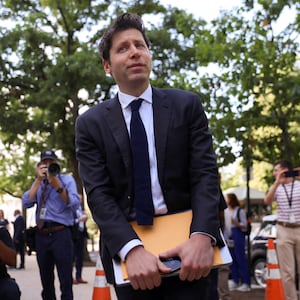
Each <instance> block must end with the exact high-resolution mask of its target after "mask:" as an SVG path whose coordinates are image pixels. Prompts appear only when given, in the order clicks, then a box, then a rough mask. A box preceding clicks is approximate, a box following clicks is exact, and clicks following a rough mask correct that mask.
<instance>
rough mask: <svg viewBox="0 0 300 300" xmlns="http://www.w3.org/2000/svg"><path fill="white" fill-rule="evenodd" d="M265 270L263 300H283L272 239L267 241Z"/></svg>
mask: <svg viewBox="0 0 300 300" xmlns="http://www.w3.org/2000/svg"><path fill="white" fill-rule="evenodd" d="M267 268H268V274H267V287H266V291H265V300H285V296H284V291H283V286H282V281H281V276H280V270H279V265H278V260H277V254H276V250H275V246H274V241H273V240H272V239H269V240H268V251H267Z"/></svg>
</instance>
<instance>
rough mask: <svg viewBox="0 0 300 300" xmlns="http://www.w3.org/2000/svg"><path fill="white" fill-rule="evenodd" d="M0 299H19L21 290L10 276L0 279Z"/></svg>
mask: <svg viewBox="0 0 300 300" xmlns="http://www.w3.org/2000/svg"><path fill="white" fill-rule="evenodd" d="M0 299H1V300H20V299H21V292H20V289H19V286H18V285H17V283H16V282H15V280H14V279H12V278H9V277H8V278H3V279H0Z"/></svg>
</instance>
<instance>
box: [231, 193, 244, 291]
mask: <svg viewBox="0 0 300 300" xmlns="http://www.w3.org/2000/svg"><path fill="white" fill-rule="evenodd" d="M226 202H227V205H228V208H227V209H226V210H225V227H226V228H228V229H227V230H228V231H229V232H230V236H229V240H231V241H232V243H233V245H229V246H230V247H229V249H230V253H231V256H232V264H231V266H230V271H231V276H232V280H231V281H230V284H229V289H230V290H238V291H240V292H249V291H250V272H249V266H248V260H247V256H246V249H245V246H246V239H245V237H246V235H245V231H246V230H247V217H246V212H245V210H244V209H243V208H241V207H240V203H239V200H238V198H237V196H236V194H234V193H229V194H227V195H226Z"/></svg>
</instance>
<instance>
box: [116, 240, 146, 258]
mask: <svg viewBox="0 0 300 300" xmlns="http://www.w3.org/2000/svg"><path fill="white" fill-rule="evenodd" d="M137 246H143V243H142V242H141V241H140V240H139V239H133V240H131V241H129V242H128V243H127V244H125V246H124V247H123V248H122V249H121V250H120V251H119V256H120V258H121V260H122V261H125V258H126V255H127V254H128V252H129V251H130V250H131V249H133V248H135V247H137Z"/></svg>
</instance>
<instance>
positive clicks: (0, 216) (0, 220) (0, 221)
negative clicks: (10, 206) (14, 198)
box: [0, 209, 9, 230]
mask: <svg viewBox="0 0 300 300" xmlns="http://www.w3.org/2000/svg"><path fill="white" fill-rule="evenodd" d="M8 225H9V222H8V220H7V219H5V217H4V210H3V209H0V227H5V228H6V229H7V230H8Z"/></svg>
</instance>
